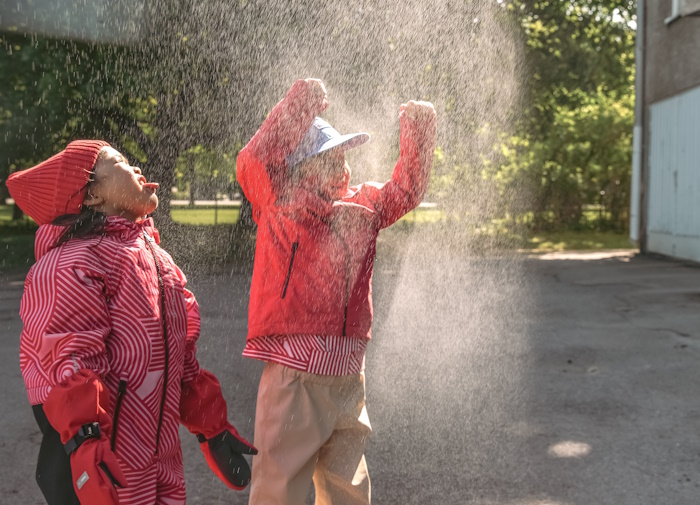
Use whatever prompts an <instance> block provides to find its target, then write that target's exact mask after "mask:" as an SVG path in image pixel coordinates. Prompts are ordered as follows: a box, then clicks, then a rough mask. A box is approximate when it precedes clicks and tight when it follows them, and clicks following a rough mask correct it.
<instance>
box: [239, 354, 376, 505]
mask: <svg viewBox="0 0 700 505" xmlns="http://www.w3.org/2000/svg"><path fill="white" fill-rule="evenodd" d="M371 431H372V428H371V427H370V424H369V418H368V417H367V410H366V408H365V376H364V373H361V374H357V375H350V376H343V377H331V376H326V375H315V374H309V373H305V372H300V371H297V370H294V369H291V368H288V367H285V366H283V365H278V364H276V363H268V364H267V365H266V366H265V369H264V370H263V374H262V378H261V379H260V388H259V390H258V404H257V408H256V412H255V441H254V443H255V446H256V447H257V448H258V450H259V451H260V452H259V454H258V455H257V456H255V457H253V476H252V480H251V489H250V502H249V504H250V505H304V504H305V503H306V500H307V498H308V496H309V492H310V488H311V481H312V478H313V483H314V488H315V490H316V505H346V504H347V505H360V504H362V505H368V504H369V503H370V482H369V474H368V473H367V463H366V462H365V456H364V452H365V446H366V444H367V440H368V438H369V434H370V432H371Z"/></svg>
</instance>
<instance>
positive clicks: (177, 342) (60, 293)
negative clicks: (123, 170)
mask: <svg viewBox="0 0 700 505" xmlns="http://www.w3.org/2000/svg"><path fill="white" fill-rule="evenodd" d="M63 230H64V228H62V227H56V226H52V225H42V226H41V227H40V228H39V230H38V232H37V235H36V245H35V254H36V257H37V262H36V263H35V264H34V266H33V267H32V268H31V270H30V271H29V274H28V275H27V279H26V282H25V289H24V296H23V297H22V304H21V308H20V316H21V318H22V321H23V322H24V328H23V331H22V336H21V342H20V367H21V370H22V376H23V378H24V381H25V384H26V387H27V393H28V396H29V401H30V402H31V404H32V405H36V404H41V403H43V402H44V401H45V400H46V396H47V394H48V393H49V391H50V390H51V387H53V386H54V385H56V384H57V383H58V382H60V381H61V380H63V379H65V378H66V377H69V376H70V375H72V374H73V373H75V371H77V370H81V369H88V370H93V371H94V372H96V373H97V374H98V375H99V376H100V377H101V378H102V380H103V381H104V383H105V385H106V387H107V388H108V389H109V391H110V405H109V408H108V409H107V412H108V413H109V415H110V416H114V410H115V406H116V403H117V397H118V394H119V386H120V381H125V382H126V393H125V394H124V396H123V400H122V404H121V408H120V411H119V419H118V428H117V430H118V431H117V433H114V434H110V435H113V436H115V437H116V447H115V452H116V455H117V457H118V458H119V459H120V460H121V461H122V462H123V463H125V464H126V465H128V466H129V467H130V469H133V470H140V469H145V468H147V467H149V466H151V465H152V464H153V463H154V462H155V461H156V460H160V459H165V458H168V457H175V458H176V459H177V460H181V451H180V440H179V435H178V427H179V424H180V415H179V403H180V393H181V387H182V382H187V381H189V380H192V379H194V378H195V377H196V376H197V374H198V373H199V364H198V362H197V359H196V341H197V338H198V337H199V327H200V318H199V307H198V305H197V301H196V300H195V298H194V296H193V295H192V293H191V292H190V291H188V290H187V289H185V284H186V282H187V281H186V279H185V276H184V274H183V273H182V272H181V271H180V269H179V268H178V267H177V266H176V265H175V263H174V262H173V260H172V258H171V257H170V255H169V254H168V253H167V252H165V251H164V250H163V249H161V248H160V247H159V246H158V245H157V243H158V242H159V240H158V234H157V232H156V230H155V229H154V228H153V222H152V220H151V219H146V220H143V221H140V222H136V223H135V222H131V221H128V220H126V219H123V218H121V217H109V218H108V219H107V224H106V233H105V235H104V236H103V237H92V238H88V239H73V240H70V241H68V242H66V243H65V244H63V245H61V246H59V247H54V246H53V244H54V243H55V241H56V238H57V237H58V236H59V235H60V233H61V232H62V231H63ZM144 232H145V236H146V237H148V239H149V241H151V240H152V242H151V243H152V245H153V248H154V250H155V254H156V255H157V257H158V261H159V262H160V268H161V275H162V279H163V283H164V292H165V307H166V313H165V318H166V321H167V335H168V342H167V345H168V350H169V366H168V384H167V390H166V396H165V402H164V403H163V402H162V395H163V381H164V372H165V346H164V342H163V328H162V323H161V305H160V299H159V284H158V275H157V271H156V266H155V262H154V259H153V255H152V253H151V249H150V248H149V246H148V244H147V243H146V240H147V239H146V238H145V236H144ZM161 404H163V420H162V425H161V432H160V441H159V444H158V451H157V452H158V454H157V456H156V432H157V430H158V421H159V416H160V409H161ZM113 424H114V425H115V426H117V423H116V422H115V423H113Z"/></svg>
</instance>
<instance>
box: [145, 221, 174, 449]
mask: <svg viewBox="0 0 700 505" xmlns="http://www.w3.org/2000/svg"><path fill="white" fill-rule="evenodd" d="M143 238H144V239H145V240H146V244H148V248H149V249H150V250H151V254H152V255H153V260H154V261H155V264H156V273H157V274H158V297H159V298H160V318H161V320H162V321H163V345H164V346H165V372H164V374H163V396H162V399H161V402H160V412H159V414H158V431H156V456H157V455H158V444H159V442H160V430H161V427H162V426H163V411H164V410H165V395H166V392H167V390H168V367H169V364H170V349H168V325H167V323H166V322H165V287H164V286H165V285H164V283H163V276H162V275H161V270H160V262H159V261H158V257H157V256H156V251H155V249H154V247H153V244H152V243H151V240H152V239H151V237H149V236H148V235H147V234H146V230H144V232H143Z"/></svg>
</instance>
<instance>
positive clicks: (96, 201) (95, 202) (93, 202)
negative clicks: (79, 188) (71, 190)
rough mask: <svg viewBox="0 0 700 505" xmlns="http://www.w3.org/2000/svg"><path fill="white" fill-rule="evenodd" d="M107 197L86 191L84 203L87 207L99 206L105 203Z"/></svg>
mask: <svg viewBox="0 0 700 505" xmlns="http://www.w3.org/2000/svg"><path fill="white" fill-rule="evenodd" d="M104 201H105V199H104V198H102V197H101V196H96V195H93V194H92V193H91V192H90V191H88V192H87V193H85V198H84V199H83V205H85V206H86V207H97V206H99V205H102V204H103V203H104Z"/></svg>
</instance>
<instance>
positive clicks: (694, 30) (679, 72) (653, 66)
mask: <svg viewBox="0 0 700 505" xmlns="http://www.w3.org/2000/svg"><path fill="white" fill-rule="evenodd" d="M672 1H673V0H646V2H645V9H646V12H645V17H646V22H645V30H646V41H645V47H644V50H645V54H646V56H645V59H644V60H645V61H644V63H645V65H646V69H645V82H644V87H645V90H644V102H645V104H652V103H655V102H658V101H660V100H663V99H665V98H668V97H671V96H673V95H676V94H678V93H681V92H683V91H687V90H689V89H691V88H694V87H695V86H699V85H700V57H699V56H698V55H700V17H681V18H679V19H677V20H675V21H673V22H672V23H671V24H669V25H667V24H666V23H665V22H664V20H665V19H666V18H668V17H670V16H671V12H672Z"/></svg>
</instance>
